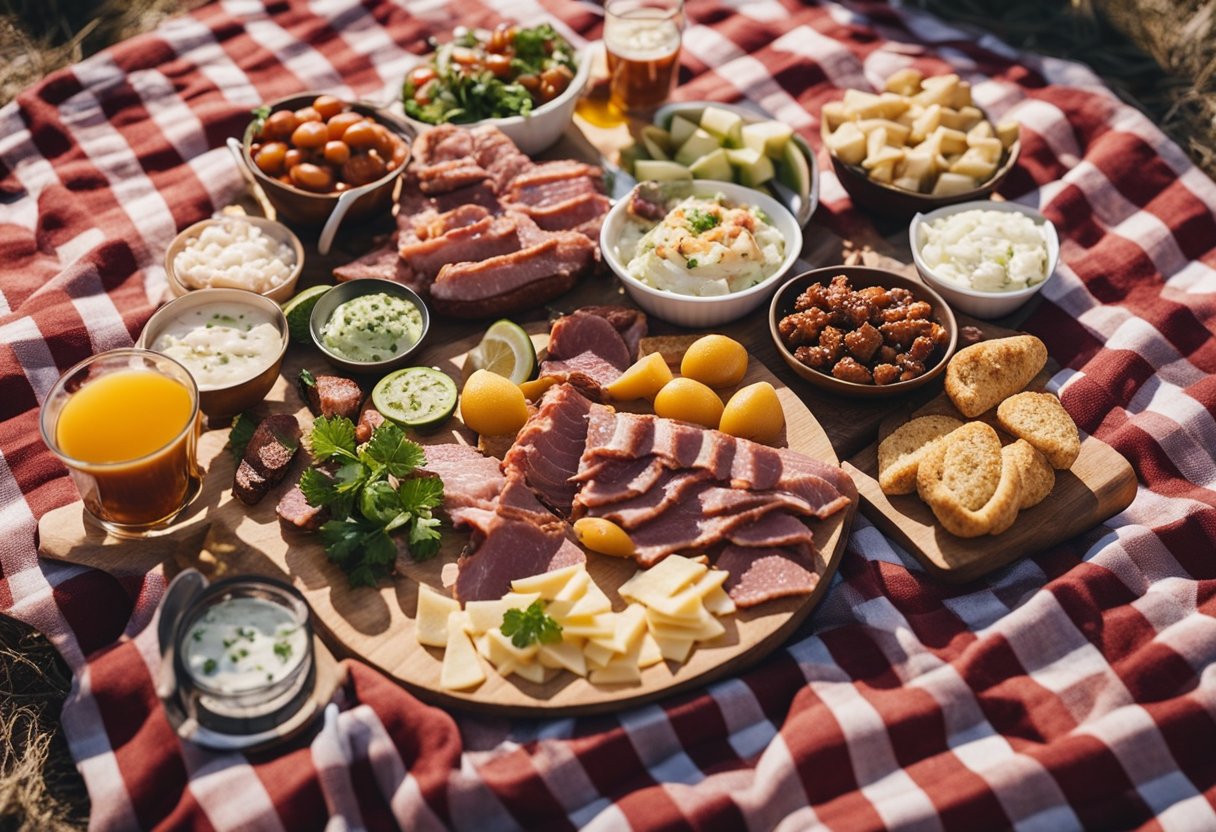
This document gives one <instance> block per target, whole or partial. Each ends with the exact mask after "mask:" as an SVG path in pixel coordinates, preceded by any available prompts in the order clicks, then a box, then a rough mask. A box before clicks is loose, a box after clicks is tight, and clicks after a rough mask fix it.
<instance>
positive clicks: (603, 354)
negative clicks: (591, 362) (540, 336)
mask: <svg viewBox="0 0 1216 832" xmlns="http://www.w3.org/2000/svg"><path fill="white" fill-rule="evenodd" d="M584 352H593V353H595V354H596V355H598V356H599V357H600V358H602V359H604V360H605V361H607V362H608V363H609V364H611V365H612V366H614V367H616V368H617V369H618V370H624V369H626V368H627V367H628V366H629V365H630V363H631V361H630V358H629V347H628V346H627V345H626V344H625V339H624V338H622V337H621V334H620V333H619V332H617V330H616V327H614V326H613V325H612V324H611V323H610V322H609V321H608V319H607V318H602V317H600V316H599V315H587V314H581V313H577V312H576V313H574V314H572V315H563V316H562V317H560V318H558V319H557V320H556V321H554V322H553V327H552V328H551V329H550V330H549V357H550V358H574V357H575V356H576V355H579V354H581V353H584Z"/></svg>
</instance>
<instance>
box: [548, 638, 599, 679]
mask: <svg viewBox="0 0 1216 832" xmlns="http://www.w3.org/2000/svg"><path fill="white" fill-rule="evenodd" d="M536 660H537V661H538V662H540V663H541V664H542V665H544V666H545V667H553V668H558V669H563V668H564V669H565V670H569V671H570V672H571V673H574V674H575V675H578V676H586V675H587V658H586V656H584V655H583V646H582V645H581V644H577V643H575V642H571V641H560V642H558V643H557V644H542V645H541V646H540V652H538V653H537V654H536Z"/></svg>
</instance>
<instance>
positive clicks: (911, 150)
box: [820, 68, 1020, 219]
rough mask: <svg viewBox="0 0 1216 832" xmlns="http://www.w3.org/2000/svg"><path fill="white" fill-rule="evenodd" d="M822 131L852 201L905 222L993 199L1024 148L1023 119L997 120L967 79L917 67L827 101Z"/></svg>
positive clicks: (822, 118) (834, 164) (834, 166)
mask: <svg viewBox="0 0 1216 832" xmlns="http://www.w3.org/2000/svg"><path fill="white" fill-rule="evenodd" d="M820 130H821V131H822V136H823V143H824V146H825V147H827V149H828V152H829V154H830V155H831V158H832V167H833V168H834V169H835V171H836V176H837V178H838V179H839V180H840V183H841V185H843V186H844V189H845V190H846V191H847V192H848V193H849V196H850V197H851V198H852V199H853V202H854V203H856V204H857V205H859V206H861V207H864V208H867V209H869V210H871V211H874V212H875V213H879V214H882V215H884V216H889V217H897V218H901V219H906V218H908V217H911V216H912V215H913V214H916V213H918V212H920V213H923V212H927V211H932V210H934V209H935V208H940V207H942V206H944V205H953V204H954V203H957V202H969V201H972V200H977V199H986V198H988V197H989V196H991V195H992V192H993V191H995V190H996V188H997V186H999V185H1000V183H1001V181H1002V180H1003V179H1004V178H1005V176H1006V175H1007V174H1008V173H1009V171H1010V170H1011V169H1012V168H1013V165H1014V163H1015V162H1016V161H1017V157H1018V151H1019V150H1020V142H1019V141H1018V125H1017V122H1013V121H1009V122H1000V123H994V122H993V121H992V120H991V119H990V118H989V117H988V115H987V114H986V113H985V112H984V111H983V110H982V109H980V108H979V107H977V106H976V105H975V103H974V102H973V101H972V99H971V85H970V84H969V83H968V82H966V81H963V80H961V79H960V78H959V77H958V76H957V75H953V74H951V75H937V76H931V77H928V78H926V77H924V76H923V75H922V74H921V73H920V72H919V71H917V70H915V69H911V68H908V69H902V70H900V71H898V72H896V73H895V74H894V75H892V76H891V77H890V78H888V79H887V81H886V84H884V88H883V91H882V92H880V93H872V92H865V91H862V90H846V91H845V95H844V98H843V99H842V100H841V101H833V102H830V103H828V104H825V105H824V106H823V112H822V117H821V118H820Z"/></svg>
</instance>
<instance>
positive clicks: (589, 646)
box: [583, 641, 616, 668]
mask: <svg viewBox="0 0 1216 832" xmlns="http://www.w3.org/2000/svg"><path fill="white" fill-rule="evenodd" d="M615 655H616V652H615V651H614V650H613V649H612V648H611V647H605V646H604V645H603V644H600V643H598V642H594V641H589V642H587V643H586V644H584V645H583V656H585V657H586V659H587V666H588V667H591V668H602V667H605V666H606V665H607V664H608V662H610V661H612V657H613V656H615Z"/></svg>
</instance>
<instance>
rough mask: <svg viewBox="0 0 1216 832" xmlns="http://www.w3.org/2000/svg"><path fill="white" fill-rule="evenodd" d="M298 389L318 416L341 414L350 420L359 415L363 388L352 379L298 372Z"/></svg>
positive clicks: (330, 416) (330, 417)
mask: <svg viewBox="0 0 1216 832" xmlns="http://www.w3.org/2000/svg"><path fill="white" fill-rule="evenodd" d="M300 391H301V392H302V393H303V394H304V398H305V399H306V400H307V402H308V408H309V409H310V410H311V411H312V412H313V413H315V414H317V415H318V416H324V417H325V418H327V419H332V418H334V417H335V416H343V417H345V418H347V419H350V420H351V421H352V422H353V421H355V419H357V418H358V417H359V404H360V403H361V402H362V401H363V390H362V389H360V387H359V385H358V384H356V383H355V382H354V381H353V380H351V379H349V378H345V377H343V376H330V375H319V376H313V375H312V374H311V373H309V374H307V375H305V372H304V371H301V373H300Z"/></svg>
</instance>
